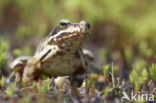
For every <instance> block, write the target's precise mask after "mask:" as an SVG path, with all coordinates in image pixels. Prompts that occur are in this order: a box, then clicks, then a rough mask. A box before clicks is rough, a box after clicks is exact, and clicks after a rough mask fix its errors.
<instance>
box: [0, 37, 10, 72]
mask: <svg viewBox="0 0 156 103" xmlns="http://www.w3.org/2000/svg"><path fill="white" fill-rule="evenodd" d="M8 48H9V42H8V41H7V40H2V41H0V70H1V71H2V69H3V68H4V66H5V63H6V61H7V51H8Z"/></svg>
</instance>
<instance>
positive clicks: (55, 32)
mask: <svg viewBox="0 0 156 103" xmlns="http://www.w3.org/2000/svg"><path fill="white" fill-rule="evenodd" d="M59 31H60V28H59V26H57V27H56V28H55V29H54V30H53V31H52V32H51V33H50V36H54V35H55V34H57V33H58V32H59Z"/></svg>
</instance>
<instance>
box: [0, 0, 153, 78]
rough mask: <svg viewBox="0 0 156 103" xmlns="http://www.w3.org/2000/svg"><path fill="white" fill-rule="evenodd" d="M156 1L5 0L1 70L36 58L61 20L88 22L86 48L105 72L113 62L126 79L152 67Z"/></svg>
mask: <svg viewBox="0 0 156 103" xmlns="http://www.w3.org/2000/svg"><path fill="white" fill-rule="evenodd" d="M155 10H156V1H155V0H0V70H1V73H4V71H5V70H6V68H8V64H9V63H10V61H11V60H12V59H13V58H15V57H17V56H19V55H33V53H34V51H35V48H36V46H37V44H38V43H39V42H40V41H41V40H42V39H43V38H45V37H46V36H47V35H48V34H49V32H50V31H51V30H52V29H53V28H54V27H55V26H56V25H57V24H58V23H59V21H60V20H61V19H64V18H67V19H70V20H71V21H72V22H79V21H81V20H86V21H88V22H89V23H90V24H91V34H92V37H91V38H90V40H89V41H88V43H87V44H86V46H85V47H86V48H87V49H89V50H91V51H92V52H93V54H94V56H95V65H96V66H97V67H99V68H102V67H103V65H105V64H112V63H113V64H114V65H115V67H116V68H117V69H118V70H119V75H120V77H122V78H123V79H128V74H129V73H130V71H131V70H132V69H134V68H142V67H148V66H149V65H151V64H152V63H154V62H155V56H156V20H155V19H156V12H155Z"/></svg>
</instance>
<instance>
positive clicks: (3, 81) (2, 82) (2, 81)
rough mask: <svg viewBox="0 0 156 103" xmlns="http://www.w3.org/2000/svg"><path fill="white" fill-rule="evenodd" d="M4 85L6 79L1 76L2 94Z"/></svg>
mask: <svg viewBox="0 0 156 103" xmlns="http://www.w3.org/2000/svg"><path fill="white" fill-rule="evenodd" d="M5 83H6V78H5V77H4V76H3V77H2V78H1V91H2V92H4V86H5Z"/></svg>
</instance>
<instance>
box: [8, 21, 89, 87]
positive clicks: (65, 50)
mask: <svg viewBox="0 0 156 103" xmlns="http://www.w3.org/2000/svg"><path fill="white" fill-rule="evenodd" d="M89 36H90V24H89V23H88V22H86V21H81V22H80V23H72V22H70V21H69V20H68V19H63V20H61V21H60V23H59V25H58V26H57V27H56V28H55V29H54V30H53V31H52V32H51V33H50V34H49V36H48V37H47V38H46V39H45V40H44V41H43V42H42V43H41V44H39V46H38V47H37V50H36V52H35V54H34V56H32V57H30V58H27V57H25V62H21V61H23V60H22V59H23V58H22V57H21V59H20V57H19V58H18V59H15V61H14V62H15V63H14V62H13V64H14V65H13V66H12V68H13V73H12V75H11V77H12V76H13V75H14V74H17V73H18V75H20V76H18V75H17V76H18V77H17V76H16V80H18V81H20V78H21V77H22V76H23V78H22V82H23V83H24V84H29V83H30V84H31V82H32V81H33V80H35V79H38V78H39V77H40V76H41V74H43V73H45V74H47V75H49V76H55V77H56V76H70V75H78V74H84V73H87V71H88V68H90V67H91V66H90V63H89V62H88V60H87V58H86V57H85V56H84V55H85V54H84V53H83V50H82V47H83V45H84V44H85V42H86V41H87V40H88V39H89ZM18 62H19V64H20V65H19V64H18ZM19 66H20V68H19ZM16 68H19V69H16ZM19 71H20V72H19ZM18 81H16V82H18Z"/></svg>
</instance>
